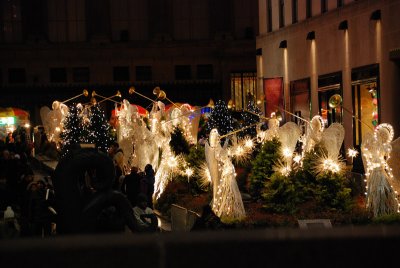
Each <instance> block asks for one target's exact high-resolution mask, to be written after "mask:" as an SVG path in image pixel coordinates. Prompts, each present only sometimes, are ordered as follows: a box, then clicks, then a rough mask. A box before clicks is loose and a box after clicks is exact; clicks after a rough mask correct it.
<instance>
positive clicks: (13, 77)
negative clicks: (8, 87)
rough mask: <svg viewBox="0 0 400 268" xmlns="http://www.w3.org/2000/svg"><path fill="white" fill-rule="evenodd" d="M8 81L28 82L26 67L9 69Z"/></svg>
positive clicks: (11, 82) (12, 82)
mask: <svg viewBox="0 0 400 268" xmlns="http://www.w3.org/2000/svg"><path fill="white" fill-rule="evenodd" d="M8 83H10V84H14V83H26V72H25V69H24V68H10V69H8Z"/></svg>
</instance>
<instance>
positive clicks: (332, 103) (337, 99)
mask: <svg viewBox="0 0 400 268" xmlns="http://www.w3.org/2000/svg"><path fill="white" fill-rule="evenodd" d="M342 101H343V99H342V96H340V94H334V95H332V96H331V97H330V98H329V100H328V105H329V107H330V108H332V109H335V108H337V107H338V106H340V105H341V104H342ZM341 108H342V109H343V110H344V111H346V112H348V113H349V114H350V115H351V116H352V117H353V118H354V119H356V120H357V121H358V122H360V123H362V124H364V125H365V126H367V127H368V128H369V129H371V130H373V129H372V127H371V126H370V125H368V124H367V123H365V122H364V121H362V120H361V119H360V118H358V117H357V116H355V115H353V113H352V112H351V111H349V110H348V109H347V108H346V107H343V106H342V107H341Z"/></svg>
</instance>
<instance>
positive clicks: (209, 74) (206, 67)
mask: <svg viewBox="0 0 400 268" xmlns="http://www.w3.org/2000/svg"><path fill="white" fill-rule="evenodd" d="M197 79H214V69H213V65H212V64H199V65H197Z"/></svg>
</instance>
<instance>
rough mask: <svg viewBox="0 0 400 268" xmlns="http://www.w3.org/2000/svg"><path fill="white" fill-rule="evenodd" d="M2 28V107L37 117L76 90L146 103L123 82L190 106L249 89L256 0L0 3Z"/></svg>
mask: <svg viewBox="0 0 400 268" xmlns="http://www.w3.org/2000/svg"><path fill="white" fill-rule="evenodd" d="M0 26H1V27H0V29H1V30H0V47H1V49H0V84H1V87H2V92H5V93H2V94H6V95H7V96H5V97H4V98H3V100H2V101H1V103H0V105H1V106H5V105H7V106H11V105H19V106H22V107H21V108H27V109H28V110H30V111H32V109H36V113H37V111H38V110H37V107H40V105H49V104H51V102H52V101H53V100H55V99H58V100H63V99H67V98H69V97H71V96H74V95H76V94H79V93H80V92H82V90H83V89H84V88H87V89H89V91H90V90H94V89H96V92H98V93H99V94H101V95H104V96H111V95H113V94H115V92H116V90H120V91H121V93H122V95H123V97H127V98H128V99H129V100H130V101H131V102H132V103H137V104H141V105H144V106H146V105H148V104H149V103H148V101H147V100H145V99H143V98H140V97H139V96H138V95H135V96H127V94H128V88H129V86H131V85H134V86H135V88H136V90H137V92H140V93H141V94H143V95H146V96H148V97H150V98H153V97H154V95H152V90H153V88H154V87H156V86H159V87H161V88H162V89H164V90H165V91H166V93H167V97H168V98H169V99H170V100H172V101H174V102H188V103H190V104H192V105H203V104H204V105H205V104H207V103H208V101H209V99H210V98H212V99H214V100H215V99H224V100H229V99H230V98H231V92H233V93H234V94H236V95H237V96H238V97H242V96H245V95H246V94H243V93H242V92H247V91H249V90H252V91H254V93H255V88H256V62H255V60H254V47H255V36H256V35H257V34H258V3H257V1H256V0H252V1H248V0H234V1H231V0H198V1H187V0H113V1H111V0H85V1H81V0H1V1H0ZM247 81H251V84H250V85H247ZM248 87H251V88H250V89H249V88H248ZM241 101H242V102H243V100H239V99H238V102H241Z"/></svg>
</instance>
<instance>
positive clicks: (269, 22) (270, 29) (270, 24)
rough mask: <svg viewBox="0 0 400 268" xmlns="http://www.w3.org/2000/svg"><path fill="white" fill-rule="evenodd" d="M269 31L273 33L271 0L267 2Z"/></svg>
mask: <svg viewBox="0 0 400 268" xmlns="http://www.w3.org/2000/svg"><path fill="white" fill-rule="evenodd" d="M267 16H268V18H267V31H268V32H272V4H271V0H268V2H267Z"/></svg>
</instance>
